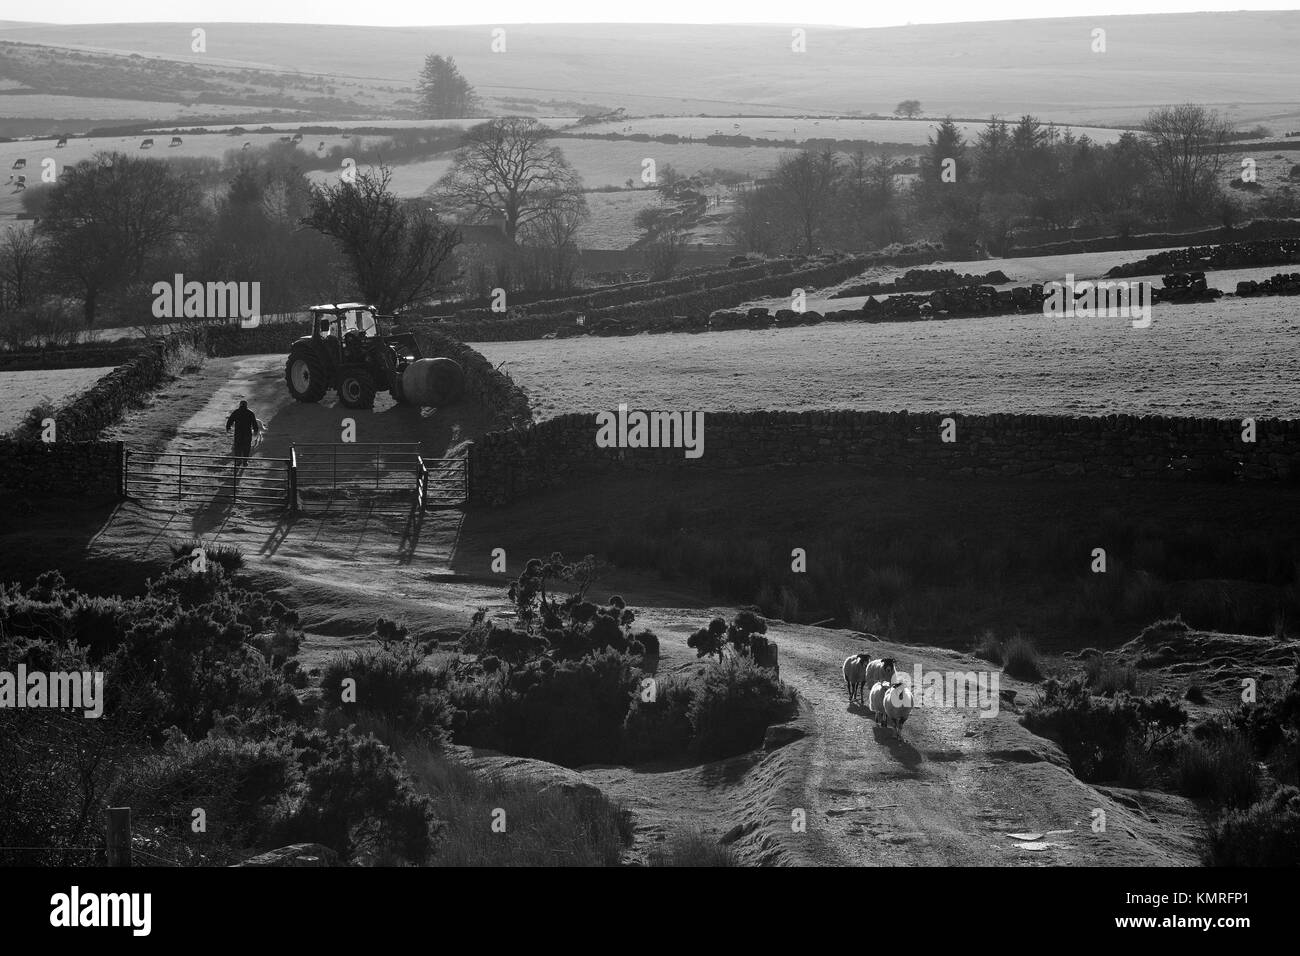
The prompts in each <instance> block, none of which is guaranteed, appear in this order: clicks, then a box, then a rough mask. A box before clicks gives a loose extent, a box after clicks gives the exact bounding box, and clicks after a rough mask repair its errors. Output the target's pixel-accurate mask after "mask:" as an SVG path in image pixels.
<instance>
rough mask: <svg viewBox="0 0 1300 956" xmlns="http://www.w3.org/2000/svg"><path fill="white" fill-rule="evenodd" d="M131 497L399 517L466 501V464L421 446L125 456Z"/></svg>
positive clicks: (312, 446) (190, 505)
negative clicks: (261, 454)
mask: <svg viewBox="0 0 1300 956" xmlns="http://www.w3.org/2000/svg"><path fill="white" fill-rule="evenodd" d="M122 467H123V476H122V486H123V488H124V490H125V492H126V496H127V497H128V498H136V499H140V500H149V501H156V502H162V503H166V502H174V503H175V504H176V506H177V507H178V508H181V509H188V508H195V507H209V506H211V505H213V504H229V505H230V506H232V507H233V506H235V505H244V506H248V507H253V508H276V509H282V510H286V511H291V512H296V511H308V512H319V511H354V510H362V509H364V510H368V511H395V512H401V513H405V512H408V511H410V510H411V509H412V508H414V509H417V510H420V511H423V510H424V509H425V508H428V507H458V506H460V505H463V504H465V502H466V501H467V500H468V497H469V495H468V475H469V469H468V462H467V460H466V459H464V458H425V457H423V456H422V455H421V454H420V446H419V443H417V442H390V443H373V444H342V443H340V444H306V445H294V446H292V447H291V448H290V450H289V457H288V458H247V459H244V460H242V461H236V460H235V459H233V458H231V457H229V456H226V455H182V454H153V453H143V452H132V451H130V450H127V452H126V453H125V454H124V455H123V465H122Z"/></svg>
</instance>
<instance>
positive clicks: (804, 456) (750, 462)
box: [470, 411, 1300, 505]
mask: <svg viewBox="0 0 1300 956" xmlns="http://www.w3.org/2000/svg"><path fill="white" fill-rule="evenodd" d="M947 417H951V418H953V420H954V421H955V423H956V441H955V442H952V443H945V442H943V441H941V436H940V428H941V422H942V420H943V419H944V418H947ZM596 432H597V425H596V419H595V416H594V415H565V416H561V417H559V418H554V419H549V420H547V421H545V422H542V423H540V424H537V425H533V426H532V427H530V428H527V429H522V430H518V431H515V432H493V433H490V434H488V435H485V436H483V437H482V438H481V439H479V441H478V442H477V443H476V444H475V445H474V447H473V448H472V450H471V453H470V500H471V501H472V502H474V503H476V504H489V505H497V504H505V503H508V502H511V501H514V500H517V499H519V498H522V497H526V496H528V495H530V494H534V493H536V492H539V491H542V490H544V489H546V488H550V487H555V486H557V485H560V484H562V483H564V482H566V481H568V480H570V479H579V478H580V479H589V478H591V477H599V476H601V475H610V476H614V475H619V474H626V473H633V472H641V471H655V470H659V469H668V468H686V469H710V470H712V469H720V468H721V469H725V468H733V467H742V466H782V465H810V464H811V465H817V464H827V465H831V464H834V465H851V466H857V467H860V468H862V469H863V471H864V473H868V474H880V475H914V476H918V477H921V476H924V477H933V478H945V477H961V476H989V477H998V476H1017V477H1028V478H1059V477H1073V476H1079V477H1097V478H1140V479H1155V480H1171V481H1181V480H1203V481H1237V480H1243V481H1296V480H1300V421H1294V420H1277V419H1260V420H1259V421H1258V422H1257V423H1256V441H1255V442H1254V443H1245V442H1243V441H1242V423H1241V422H1240V421H1237V420H1216V419H1196V418H1175V417H1157V416H1145V417H1136V416H1128V415H1111V416H1105V417H1068V416H1041V415H981V416H966V415H957V414H953V415H952V416H945V415H941V414H934V413H925V414H908V413H907V412H858V411H831V412H724V413H717V414H705V416H704V452H703V455H702V457H700V458H696V459H688V458H686V457H685V454H684V451H683V449H681V448H624V449H603V448H598V447H597V446H596Z"/></svg>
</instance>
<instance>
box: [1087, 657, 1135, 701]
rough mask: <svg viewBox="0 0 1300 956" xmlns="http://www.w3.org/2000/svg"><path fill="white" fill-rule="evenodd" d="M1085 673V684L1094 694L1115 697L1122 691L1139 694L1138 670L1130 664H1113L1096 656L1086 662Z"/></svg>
mask: <svg viewBox="0 0 1300 956" xmlns="http://www.w3.org/2000/svg"><path fill="white" fill-rule="evenodd" d="M1083 673H1084V682H1085V683H1086V684H1087V685H1088V689H1089V690H1090V691H1092V692H1093V693H1094V694H1100V695H1102V696H1103V697H1113V696H1114V695H1115V694H1117V693H1119V692H1120V691H1127V692H1128V693H1130V694H1134V693H1137V689H1138V686H1137V684H1138V679H1137V677H1138V675H1137V668H1135V667H1133V666H1132V665H1130V664H1113V663H1111V662H1109V661H1107V660H1106V658H1105V657H1103V656H1102V655H1100V654H1096V655H1094V656H1092V657H1089V658H1087V660H1085V661H1084V664H1083Z"/></svg>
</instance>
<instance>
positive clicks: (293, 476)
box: [289, 446, 298, 515]
mask: <svg viewBox="0 0 1300 956" xmlns="http://www.w3.org/2000/svg"><path fill="white" fill-rule="evenodd" d="M297 513H298V449H296V448H294V447H292V446H290V448H289V514H291V515H296V514H297Z"/></svg>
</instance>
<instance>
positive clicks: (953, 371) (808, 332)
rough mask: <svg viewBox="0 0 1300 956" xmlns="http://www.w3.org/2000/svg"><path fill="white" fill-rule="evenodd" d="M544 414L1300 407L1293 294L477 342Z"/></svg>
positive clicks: (1289, 411) (1279, 411) (1273, 410)
mask: <svg viewBox="0 0 1300 956" xmlns="http://www.w3.org/2000/svg"><path fill="white" fill-rule="evenodd" d="M474 347H475V348H476V349H478V350H479V351H480V352H482V353H483V354H484V355H485V356H486V357H487V358H488V360H489V361H491V362H492V363H493V364H494V365H495V364H497V363H500V362H505V363H506V364H505V366H504V368H503V370H504V371H506V372H508V373H509V374H510V375H511V376H512V377H513V378H514V380H515V381H516V382H518V383H519V384H520V385H521V386H522V387H523V388H524V389H525V390H526V391H527V392H528V395H529V400H530V401H531V402H532V405H533V410H534V413H536V414H537V415H538V416H539V417H542V418H546V417H550V416H553V415H559V414H564V413H567V412H584V413H585V412H594V411H598V410H600V409H604V408H609V409H612V408H615V407H616V406H617V405H618V403H620V402H627V403H628V404H629V405H631V406H633V407H639V408H660V409H683V410H703V411H738V410H745V409H774V410H775V409H781V410H791V411H800V410H808V409H879V410H886V411H889V410H896V409H904V408H906V409H910V410H913V411H953V412H958V413H963V412H964V413H991V412H1017V413H1042V414H1086V415H1101V414H1112V413H1132V414H1164V415H1188V416H1193V415H1212V416H1227V417H1244V416H1247V415H1254V416H1273V417H1285V418H1294V417H1300V388H1297V387H1296V380H1297V377H1298V376H1300V316H1298V315H1297V309H1296V306H1295V300H1293V299H1287V298H1271V299H1254V300H1240V301H1237V300H1232V301H1221V302H1216V303H1207V304H1204V305H1189V306H1183V307H1182V308H1181V309H1180V310H1179V311H1178V312H1177V313H1176V314H1170V315H1169V316H1168V317H1167V318H1166V317H1162V316H1161V314H1160V312H1159V311H1157V313H1156V315H1155V316H1154V319H1153V322H1152V325H1151V327H1150V328H1147V329H1134V328H1132V327H1131V326H1130V325H1129V323H1128V322H1127V321H1125V320H1124V319H1072V320H1059V321H1056V322H1050V321H1049V320H1046V319H1044V318H1042V317H1041V316H997V317H991V318H982V319H954V320H949V321H941V322H906V323H889V324H879V325H866V324H858V323H854V324H844V325H838V324H835V325H831V324H824V325H816V326H808V327H804V328H794V329H789V330H783V331H775V330H771V331H761V332H746V331H734V332H709V333H704V334H700V335H686V334H674V335H654V336H646V335H641V336H631V337H627V338H579V339H565V340H556V339H552V340H547V341H540V342H482V343H477V344H475V345H474Z"/></svg>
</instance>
